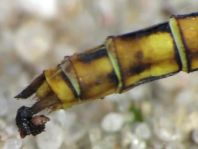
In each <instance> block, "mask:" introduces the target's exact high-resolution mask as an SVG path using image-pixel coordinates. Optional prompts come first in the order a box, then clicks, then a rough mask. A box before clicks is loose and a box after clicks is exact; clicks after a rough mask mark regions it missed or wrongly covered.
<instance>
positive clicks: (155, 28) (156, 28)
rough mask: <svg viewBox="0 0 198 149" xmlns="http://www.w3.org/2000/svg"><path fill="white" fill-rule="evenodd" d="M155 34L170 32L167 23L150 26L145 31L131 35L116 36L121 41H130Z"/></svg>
mask: <svg viewBox="0 0 198 149" xmlns="http://www.w3.org/2000/svg"><path fill="white" fill-rule="evenodd" d="M157 32H170V28H169V25H168V22H165V23H161V24H158V25H155V26H151V27H149V28H146V29H141V30H138V31H135V32H132V33H127V34H123V35H120V36H118V38H121V39H122V40H131V39H134V38H141V37H145V36H147V35H150V34H153V33H157Z"/></svg>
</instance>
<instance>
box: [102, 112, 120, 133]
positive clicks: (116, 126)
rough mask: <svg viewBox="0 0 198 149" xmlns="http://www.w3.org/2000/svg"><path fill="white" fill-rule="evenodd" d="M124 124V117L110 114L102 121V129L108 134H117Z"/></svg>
mask: <svg viewBox="0 0 198 149" xmlns="http://www.w3.org/2000/svg"><path fill="white" fill-rule="evenodd" d="M123 124H124V119H123V116H122V115H121V114H119V113H110V114H108V115H106V116H105V117H104V119H103V121H102V128H103V129H104V130H105V131H107V132H117V131H119V130H120V129H121V128H122V126H123Z"/></svg>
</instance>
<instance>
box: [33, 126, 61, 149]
mask: <svg viewBox="0 0 198 149" xmlns="http://www.w3.org/2000/svg"><path fill="white" fill-rule="evenodd" d="M36 141H37V144H38V147H39V149H59V148H60V146H61V145H62V143H63V130H62V129H61V128H60V126H59V125H56V124H53V123H52V122H49V123H48V124H47V128H46V131H45V132H43V133H41V134H39V135H37V136H36Z"/></svg>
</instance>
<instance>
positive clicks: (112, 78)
mask: <svg viewBox="0 0 198 149" xmlns="http://www.w3.org/2000/svg"><path fill="white" fill-rule="evenodd" d="M107 77H108V79H109V80H110V81H111V82H112V83H113V84H114V85H115V86H116V87H117V86H118V78H117V76H116V74H115V72H114V71H112V72H111V73H109V74H107Z"/></svg>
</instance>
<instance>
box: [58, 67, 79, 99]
mask: <svg viewBox="0 0 198 149" xmlns="http://www.w3.org/2000/svg"><path fill="white" fill-rule="evenodd" d="M61 76H62V78H63V80H64V81H65V83H66V84H67V85H68V86H69V87H70V89H71V90H72V92H73V94H74V96H75V97H76V98H78V94H77V92H76V90H75V88H74V87H73V85H72V83H71V82H70V80H69V79H68V77H67V76H66V75H65V73H64V72H63V71H62V70H61Z"/></svg>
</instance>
